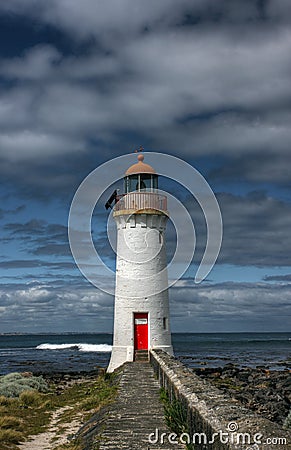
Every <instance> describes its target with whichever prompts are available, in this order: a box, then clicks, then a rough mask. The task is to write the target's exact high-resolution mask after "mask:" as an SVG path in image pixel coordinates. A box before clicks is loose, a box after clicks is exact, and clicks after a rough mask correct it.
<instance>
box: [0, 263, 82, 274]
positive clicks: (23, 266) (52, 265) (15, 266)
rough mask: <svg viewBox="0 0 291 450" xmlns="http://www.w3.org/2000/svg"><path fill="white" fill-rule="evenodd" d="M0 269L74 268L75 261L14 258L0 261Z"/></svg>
mask: <svg viewBox="0 0 291 450" xmlns="http://www.w3.org/2000/svg"><path fill="white" fill-rule="evenodd" d="M0 267H1V268H2V269H27V268H50V269H55V270H63V269H74V268H75V267H76V264H75V263H73V262H72V263H71V262H63V261H59V262H50V261H43V260H40V259H14V260H11V261H0ZM13 278H15V277H13Z"/></svg>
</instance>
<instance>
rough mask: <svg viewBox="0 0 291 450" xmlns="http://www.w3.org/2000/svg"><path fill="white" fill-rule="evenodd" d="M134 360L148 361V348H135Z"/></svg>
mask: <svg viewBox="0 0 291 450" xmlns="http://www.w3.org/2000/svg"><path fill="white" fill-rule="evenodd" d="M134 360H135V362H147V361H148V360H149V352H148V350H135V352H134Z"/></svg>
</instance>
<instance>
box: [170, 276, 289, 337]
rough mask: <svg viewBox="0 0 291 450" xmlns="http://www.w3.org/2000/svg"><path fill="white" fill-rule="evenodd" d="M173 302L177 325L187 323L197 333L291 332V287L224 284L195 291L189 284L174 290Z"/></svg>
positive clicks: (200, 286)
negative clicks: (208, 331)
mask: <svg viewBox="0 0 291 450" xmlns="http://www.w3.org/2000/svg"><path fill="white" fill-rule="evenodd" d="M192 283H193V282H192ZM171 299H172V300H171V303H172V304H171V310H172V314H173V318H175V323H176V325H178V324H179V323H184V326H185V325H186V324H187V325H188V326H191V329H192V330H195V331H200V332H201V331H205V330H209V329H213V328H211V326H212V327H214V328H215V330H217V331H242V330H243V331H258V330H260V331H269V329H270V328H272V329H273V330H277V331H286V330H288V329H289V323H290V316H291V309H290V301H291V287H290V285H287V286H282V285H278V284H274V285H272V286H270V284H269V283H221V284H213V285H204V286H203V284H202V285H199V287H197V286H196V287H195V288H193V285H192V286H191V284H190V283H189V285H188V286H186V287H179V286H178V287H177V288H172V290H171ZM178 326H179V325H178Z"/></svg>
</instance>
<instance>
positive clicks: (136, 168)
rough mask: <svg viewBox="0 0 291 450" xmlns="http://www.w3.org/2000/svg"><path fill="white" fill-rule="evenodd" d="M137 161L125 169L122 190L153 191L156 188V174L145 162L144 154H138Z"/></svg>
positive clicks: (126, 192)
mask: <svg viewBox="0 0 291 450" xmlns="http://www.w3.org/2000/svg"><path fill="white" fill-rule="evenodd" d="M137 159H138V162H137V163H136V164H133V165H132V166H131V167H129V169H127V171H126V173H125V177H124V192H125V194H128V193H129V192H134V191H137V192H144V191H147V192H154V191H155V190H156V189H158V175H157V173H156V171H155V170H154V169H153V168H152V166H150V165H149V164H145V163H144V162H143V161H144V156H143V155H138V157H137Z"/></svg>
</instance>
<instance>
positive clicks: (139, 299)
mask: <svg viewBox="0 0 291 450" xmlns="http://www.w3.org/2000/svg"><path fill="white" fill-rule="evenodd" d="M124 187H125V193H124V194H123V195H120V196H118V197H117V198H116V201H117V202H116V204H115V207H114V211H113V216H114V219H115V221H116V225H117V261H116V287H115V310H114V339H113V348H112V354H111V359H110V363H109V366H108V369H107V371H108V372H113V371H114V370H115V369H116V368H117V367H119V366H120V365H122V364H123V363H124V362H126V361H134V360H135V359H138V357H139V355H140V354H143V355H145V354H146V355H147V354H148V351H149V350H150V349H154V348H159V349H163V350H164V351H166V352H167V353H169V354H173V348H172V344H171V332H170V323H169V296H168V275H167V261H166V247H165V230H166V222H167V219H168V212H167V197H166V196H165V195H161V194H160V193H159V192H158V175H157V173H156V172H155V170H154V169H153V168H152V167H151V166H150V165H148V164H145V163H144V156H143V155H142V154H139V155H138V162H137V163H136V164H133V165H132V166H131V167H129V169H128V170H127V171H126V173H125V177H124Z"/></svg>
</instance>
